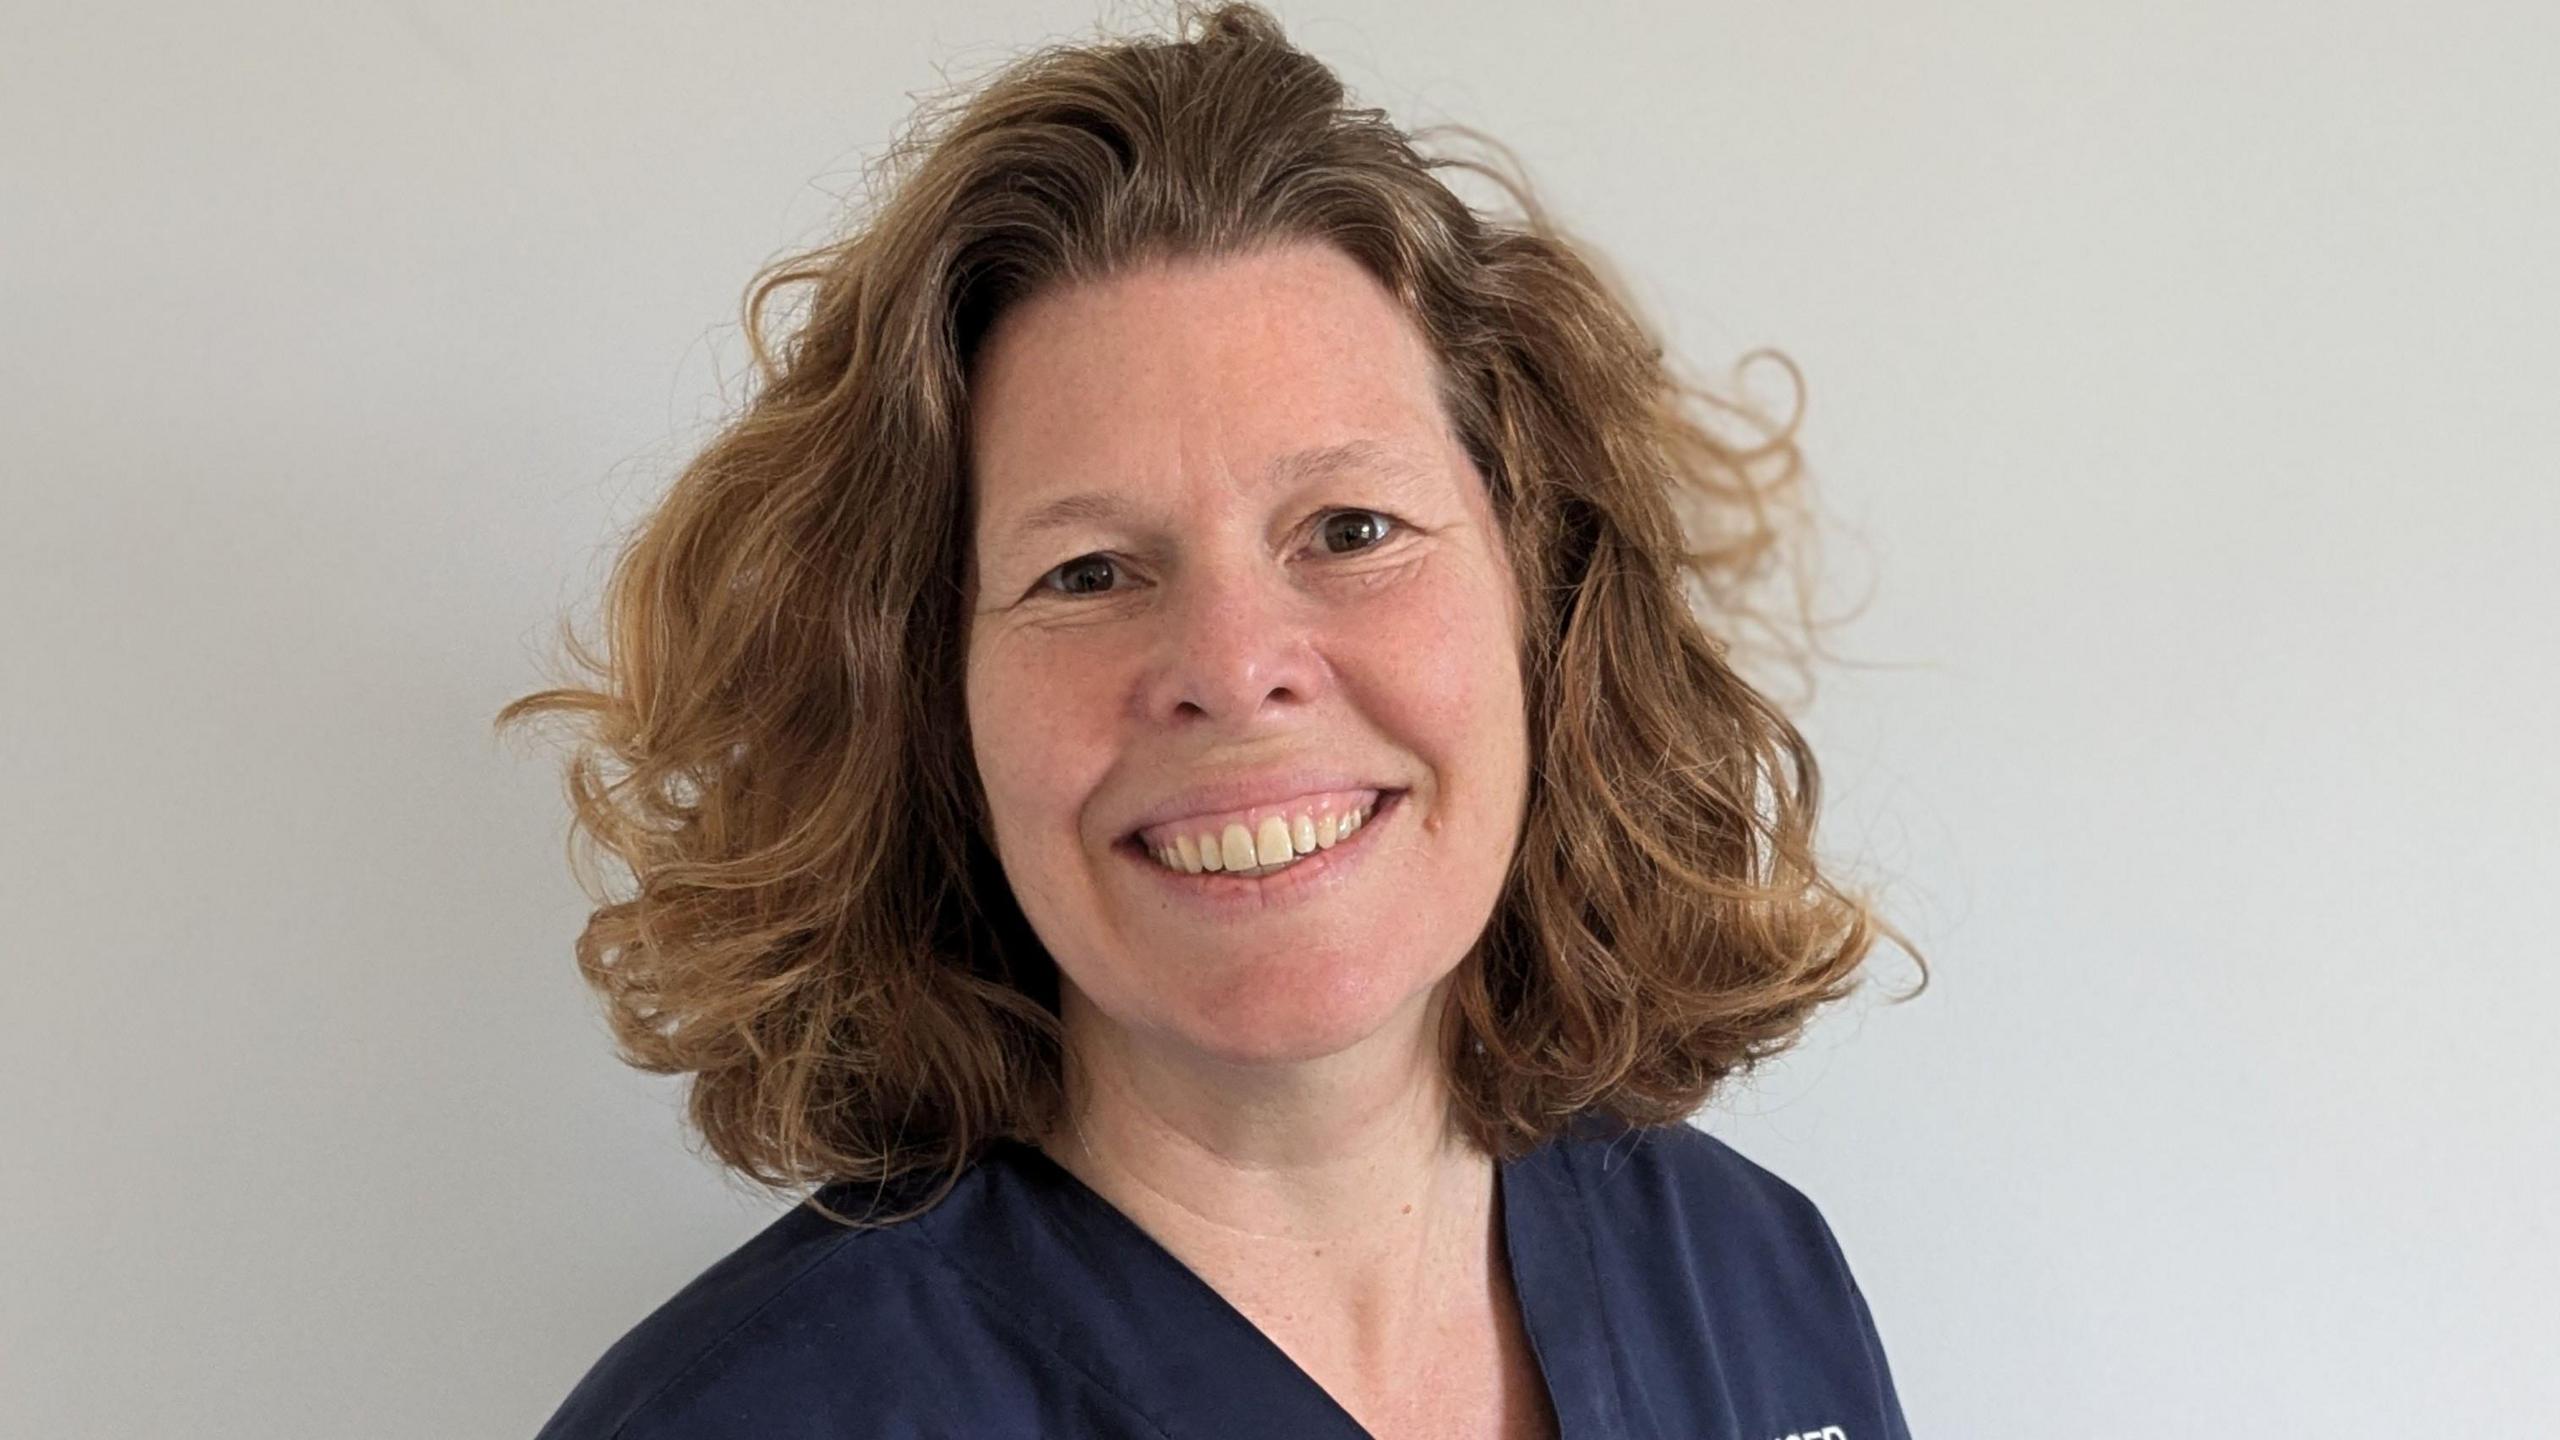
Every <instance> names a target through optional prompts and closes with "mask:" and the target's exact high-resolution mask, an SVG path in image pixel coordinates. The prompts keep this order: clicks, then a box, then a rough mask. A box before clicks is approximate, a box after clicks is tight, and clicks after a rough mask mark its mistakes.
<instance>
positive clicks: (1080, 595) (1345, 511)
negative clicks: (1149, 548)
mask: <svg viewBox="0 0 2560 1440" xmlns="http://www.w3.org/2000/svg"><path fill="white" fill-rule="evenodd" d="M1337 515H1369V516H1374V517H1376V518H1377V519H1380V520H1383V521H1385V522H1386V527H1385V528H1386V534H1385V535H1384V536H1383V537H1381V538H1380V539H1379V540H1378V542H1377V543H1376V544H1374V545H1363V546H1361V547H1360V548H1359V549H1357V550H1342V551H1335V552H1331V553H1330V554H1329V555H1328V557H1327V558H1329V559H1335V560H1349V559H1352V558H1354V557H1357V556H1361V555H1366V554H1369V553H1370V552H1371V551H1374V550H1378V549H1380V548H1382V547H1384V546H1385V545H1386V544H1387V542H1388V541H1389V540H1392V539H1394V538H1395V536H1396V535H1397V533H1399V532H1400V531H1402V530H1404V529H1405V528H1407V527H1406V526H1405V523H1404V522H1403V521H1402V520H1399V519H1397V518H1396V517H1395V516H1393V515H1390V514H1388V513H1387V512H1386V511H1384V510H1370V509H1365V508H1363V507H1360V506H1356V505H1345V506H1339V507H1336V508H1334V509H1330V510H1326V511H1323V512H1321V513H1320V514H1319V515H1318V516H1317V519H1316V529H1317V531H1318V537H1317V543H1319V544H1321V543H1323V536H1322V532H1323V529H1324V525H1325V522H1327V521H1329V520H1331V519H1333V518H1334V517H1335V516H1337ZM1097 560H1108V561H1111V562H1112V563H1113V564H1118V563H1119V557H1118V556H1115V555H1113V554H1111V553H1110V552H1109V551H1107V550H1097V551H1095V552H1094V553H1092V554H1090V555H1079V556H1077V557H1076V558H1074V559H1073V560H1069V561H1067V562H1065V563H1064V564H1062V565H1059V566H1057V567H1055V568H1053V569H1051V570H1050V571H1049V573H1048V574H1046V575H1043V576H1041V577H1040V578H1039V579H1038V580H1037V581H1035V582H1033V584H1032V587H1031V588H1032V590H1033V591H1034V593H1041V594H1049V595H1055V596H1057V597H1058V598H1060V599H1062V600H1081V599H1086V598H1089V597H1091V596H1095V595H1104V596H1108V595H1111V594H1114V593H1116V592H1113V591H1109V590H1081V591H1070V590H1062V589H1060V588H1058V587H1057V586H1054V585H1052V584H1050V583H1049V582H1050V581H1051V580H1052V579H1054V578H1055V577H1057V576H1059V575H1063V574H1065V573H1067V572H1068V571H1070V570H1073V569H1075V568H1076V567H1077V566H1080V565H1087V564H1090V563H1092V562H1094V561H1097Z"/></svg>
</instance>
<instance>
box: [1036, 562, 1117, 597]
mask: <svg viewBox="0 0 2560 1440" xmlns="http://www.w3.org/2000/svg"><path fill="white" fill-rule="evenodd" d="M1110 564H1111V557H1110V556H1108V555H1082V556H1078V557H1077V558H1075V559H1073V560H1070V561H1068V562H1067V563H1066V564H1064V565H1061V566H1059V567H1058V568H1057V569H1055V570H1052V571H1050V572H1049V575H1050V576H1054V577H1056V578H1057V579H1058V580H1059V582H1060V583H1059V584H1056V585H1050V584H1049V582H1048V580H1047V579H1046V578H1044V579H1042V581H1041V582H1040V583H1041V585H1042V587H1043V588H1045V589H1050V590H1055V591H1058V592H1060V593H1062V594H1067V595H1099V594H1102V593H1103V592H1104V591H1105V590H1106V589H1107V588H1108V586H1109V583H1110V582H1109V580H1108V578H1107V577H1108V576H1109V574H1110V571H1109V569H1108V568H1107V567H1109V566H1110ZM1078 576H1083V577H1085V578H1086V579H1087V580H1091V581H1094V582H1095V583H1092V584H1078V583H1077V581H1076V577H1078Z"/></svg>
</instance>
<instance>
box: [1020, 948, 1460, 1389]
mask: <svg viewBox="0 0 2560 1440" xmlns="http://www.w3.org/2000/svg"><path fill="white" fill-rule="evenodd" d="M1436 999H1437V996H1436V992H1435V993H1434V995H1432V996H1429V997H1425V1003H1421V1004H1417V1005H1416V1006H1413V1007H1409V1008H1410V1010H1411V1011H1412V1013H1411V1014H1409V1015H1404V1016H1402V1017H1400V1019H1401V1022H1402V1023H1400V1024H1399V1025H1394V1026H1390V1027H1386V1028H1384V1029H1382V1030H1381V1031H1380V1032H1379V1033H1378V1034H1375V1035H1372V1036H1370V1037H1368V1038H1367V1039H1366V1040H1364V1041H1363V1042H1362V1043H1361V1044H1359V1045H1357V1046H1353V1047H1351V1048H1349V1049H1347V1050H1344V1051H1342V1052H1339V1053H1337V1054H1332V1055H1327V1056H1322V1057H1318V1058H1315V1059H1311V1060H1305V1061H1298V1062H1294V1063H1278V1062H1270V1063H1262V1064H1256V1065H1250V1066H1248V1065H1239V1064H1234V1063H1224V1062H1215V1061H1207V1060H1203V1059H1201V1058H1200V1057H1198V1056H1183V1057H1173V1056H1168V1055H1166V1054H1164V1053H1163V1052H1161V1051H1148V1050H1145V1049H1142V1048H1140V1047H1136V1046H1132V1045H1129V1044H1127V1043H1125V1042H1115V1041H1114V1040H1112V1039H1111V1038H1109V1036H1108V1034H1107V1031H1108V1027H1103V1026H1097V1025H1095V1024H1094V1023H1093V1021H1094V1018H1095V1017H1094V1016H1093V1015H1092V1014H1091V1012H1090V1011H1089V1010H1087V1009H1084V1008H1083V1007H1082V1005H1081V1004H1080V1003H1079V1002H1080V1000H1081V997H1071V998H1068V999H1067V1003H1066V1005H1065V1007H1064V1018H1066V1019H1067V1021H1068V1034H1069V1038H1070V1045H1069V1056H1070V1060H1069V1063H1070V1074H1069V1077H1068V1078H1069V1082H1070V1083H1069V1087H1068V1088H1069V1094H1070V1095H1071V1096H1073V1097H1075V1098H1074V1101H1073V1102H1072V1103H1071V1104H1070V1106H1069V1113H1068V1115H1067V1117H1066V1120H1065V1121H1064V1122H1063V1123H1062V1124H1060V1125H1059V1126H1058V1127H1057V1129H1056V1130H1055V1131H1054V1132H1053V1133H1052V1135H1051V1136H1049V1137H1047V1138H1046V1139H1044V1141H1043V1142H1042V1148H1043V1149H1044V1150H1046V1151H1047V1152H1048V1153H1049V1155H1050V1156H1051V1158H1053V1159H1055V1160H1056V1161H1057V1162H1058V1163H1059V1164H1060V1165H1061V1166H1063V1167H1064V1168H1065V1169H1067V1170H1068V1171H1069V1172H1070V1173H1072V1174H1074V1175H1075V1176H1076V1177H1077V1178H1078V1179H1079V1180H1081V1181H1083V1182H1084V1184H1085V1185H1086V1186H1087V1187H1088V1188H1090V1189H1091V1190H1093V1191H1094V1192H1095V1193H1096V1194H1099V1195H1100V1196H1102V1197H1103V1198H1104V1199H1106V1200H1108V1201H1109V1202H1111V1204H1112V1205H1113V1207H1114V1208H1116V1209H1118V1210H1120V1211H1121V1212H1122V1213H1123V1214H1125V1215H1127V1216H1128V1217H1129V1218H1130V1219H1131V1220H1132V1221H1134V1222H1136V1224H1137V1225H1138V1226H1139V1227H1140V1228H1141V1229H1143V1230H1145V1231H1147V1232H1148V1233H1149V1234H1150V1235H1152V1236H1153V1237H1154V1238H1155V1239H1156V1240H1157V1241H1158V1242H1159V1243H1160V1244H1162V1245H1163V1246H1164V1247H1165V1249H1166V1250H1168V1251H1169V1252H1171V1253H1172V1254H1173V1255H1174V1256H1176V1257H1177V1258H1179V1259H1180V1260H1181V1261H1182V1262H1183V1263H1184V1264H1185V1265H1187V1266H1189V1267H1190V1268H1191V1269H1192V1270H1193V1271H1195V1272H1196V1273H1198V1274H1199V1275H1200V1276H1201V1277H1202V1278H1203V1279H1204V1280H1206V1281H1208V1282H1209V1284H1210V1285H1211V1286H1212V1287H1213V1288H1215V1289H1217V1290H1218V1291H1220V1293H1221V1294H1223V1295H1225V1296H1226V1298H1227V1299H1228V1300H1229V1301H1230V1302H1231V1303H1233V1304H1235V1305H1236V1307H1237V1308H1238V1309H1239V1310H1242V1311H1244V1312H1245V1313H1246V1314H1248V1315H1250V1316H1253V1317H1255V1318H1256V1319H1257V1320H1258V1321H1259V1320H1264V1319H1266V1318H1269V1317H1286V1316H1330V1317H1340V1321H1339V1323H1345V1324H1349V1325H1350V1326H1351V1327H1353V1330H1354V1331H1355V1332H1356V1334H1354V1335H1350V1336H1345V1337H1341V1343H1343V1344H1345V1345H1350V1346H1355V1347H1356V1348H1358V1349H1360V1350H1362V1351H1366V1352H1369V1353H1373V1354H1375V1353H1380V1352H1386V1351H1392V1350H1394V1349H1396V1348H1397V1347H1398V1346H1399V1344H1401V1343H1404V1342H1405V1341H1407V1340H1409V1339H1412V1338H1413V1337H1418V1336H1419V1335H1421V1334H1422V1333H1423V1332H1425V1331H1427V1330H1428V1329H1429V1328H1430V1327H1431V1326H1432V1325H1433V1324H1435V1323H1437V1321H1438V1319H1439V1318H1440V1317H1442V1316H1444V1315H1446V1314H1447V1313H1448V1311H1449V1310H1450V1309H1451V1308H1452V1307H1453V1306H1458V1305H1462V1304H1464V1303H1465V1297H1466V1296H1468V1295H1469V1294H1472V1293H1473V1292H1474V1291H1476V1290H1480V1289H1481V1288H1482V1286H1483V1284H1484V1274H1485V1267H1486V1264H1487V1256H1488V1237H1489V1235H1490V1227H1491V1225H1492V1223H1493V1188H1494V1170H1493V1162H1492V1158H1491V1157H1490V1156H1488V1155H1486V1154H1485V1153H1484V1152H1482V1151H1481V1150H1479V1149H1477V1148H1476V1147H1475V1146H1474V1145H1473V1144H1472V1143H1470V1142H1469V1141H1468V1140H1467V1139H1466V1138H1465V1136H1464V1135H1463V1134H1462V1133H1460V1132H1459V1131H1458V1130H1457V1129H1456V1127H1455V1126H1454V1125H1453V1124H1452V1123H1451V1122H1450V1118H1449V1107H1448V1092H1447V1087H1446V1082H1445V1077H1444V1075H1443V1073H1442V1071H1441V1068H1440V1060H1439V1057H1438V1055H1437V1054H1436V1052H1434V1051H1433V1050H1432V1048H1431V1046H1430V1045H1429V1044H1428V1043H1427V1038H1426V1037H1428V1036H1430V1035H1431V1034H1433V1033H1434V1031H1435V1029H1436V1027H1435V1026H1433V1025H1432V1024H1431V1023H1430V1022H1431V1021H1432V1020H1434V1019H1436V1008H1435V1007H1436ZM1310 1323H1311V1324H1317V1323H1323V1322H1314V1321H1311V1322H1310Z"/></svg>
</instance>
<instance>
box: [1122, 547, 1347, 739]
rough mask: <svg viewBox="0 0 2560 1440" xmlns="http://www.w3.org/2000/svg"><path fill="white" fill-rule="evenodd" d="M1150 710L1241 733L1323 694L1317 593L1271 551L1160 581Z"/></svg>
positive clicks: (1171, 719) (1164, 717)
mask: <svg viewBox="0 0 2560 1440" xmlns="http://www.w3.org/2000/svg"><path fill="white" fill-rule="evenodd" d="M1161 594H1162V596H1163V599H1162V601H1161V603H1160V605H1159V607H1158V609H1157V612H1156V614H1155V616H1154V617H1152V618H1153V623H1154V624H1156V625H1157V626H1159V627H1160V629H1159V631H1158V634H1157V635H1156V637H1155V639H1156V642H1157V651H1156V660H1155V664H1154V667H1153V673H1151V674H1150V675H1149V676H1148V677H1147V681H1146V702H1145V703H1146V708H1147V713H1148V718H1149V719H1151V720H1154V721H1155V722H1157V723H1158V724H1162V725H1169V726H1185V725H1189V726H1197V725H1209V726H1212V727H1215V728H1217V729H1220V730H1224V731H1228V732H1230V733H1241V732H1244V731H1246V730H1249V729H1251V728H1252V727H1254V726H1255V725H1256V724H1257V722H1260V721H1263V720H1265V719H1267V718H1269V717H1270V716H1272V715H1273V714H1274V713H1276V712H1280V711H1285V710H1288V709H1292V708H1304V707H1305V706H1307V705H1308V704H1310V703H1311V702H1313V701H1314V700H1316V699H1317V698H1318V696H1319V695H1320V694H1321V693H1322V687H1323V685H1324V684H1325V676H1326V670H1325V661H1324V657H1323V654H1322V652H1321V649H1320V648H1319V646H1318V645H1317V643H1316V637H1317V633H1318V627H1319V625H1320V624H1321V623H1322V620H1323V616H1322V614H1321V613H1320V612H1319V610H1318V608H1317V604H1316V602H1315V601H1314V600H1313V599H1312V598H1311V597H1309V596H1308V595H1307V594H1305V593H1304V592H1303V591H1301V590H1300V589H1299V588H1298V587H1297V586H1296V585H1295V584H1293V583H1292V582H1291V580H1290V577H1289V573H1288V571H1287V569H1286V568H1285V566H1284V565H1283V564H1282V562H1281V561H1279V560H1277V559H1274V558H1272V557H1270V556H1269V555H1267V554H1257V555H1254V556H1252V557H1250V558H1245V559H1238V560H1235V561H1233V562H1218V563H1214V564H1213V563H1207V562H1203V563H1200V564H1196V565H1194V566H1192V567H1190V569H1189V571H1188V573H1185V574H1181V575H1178V576H1175V577H1173V578H1171V579H1169V580H1167V581H1165V582H1164V589H1163V591H1162V592H1161Z"/></svg>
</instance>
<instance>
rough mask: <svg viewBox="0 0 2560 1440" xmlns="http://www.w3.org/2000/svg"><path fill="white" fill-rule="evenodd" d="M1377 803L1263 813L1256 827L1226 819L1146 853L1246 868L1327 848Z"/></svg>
mask: <svg viewBox="0 0 2560 1440" xmlns="http://www.w3.org/2000/svg"><path fill="white" fill-rule="evenodd" d="M1377 808H1378V802H1376V801H1375V800H1372V801H1370V802H1369V803H1368V804H1366V805H1363V806H1361V807H1360V808H1358V809H1356V810H1351V811H1346V812H1344V813H1342V814H1339V815H1336V814H1331V813H1322V814H1319V813H1316V812H1312V811H1311V812H1308V813H1305V814H1301V815H1298V816H1296V817H1295V818H1291V819H1284V818H1282V817H1281V816H1278V815H1267V816H1264V817H1263V820H1262V828H1261V829H1260V830H1259V831H1253V830H1247V829H1245V828H1244V826H1243V825H1241V824H1237V823H1235V822H1232V821H1231V822H1229V823H1228V824H1227V826H1226V828H1225V829H1223V830H1216V831H1211V830H1203V831H1201V832H1200V833H1199V834H1197V835H1186V834H1179V833H1177V834H1176V835H1175V836H1174V837H1173V843H1172V844H1169V845H1160V846H1156V847H1155V848H1153V849H1152V850H1150V851H1149V852H1148V853H1150V854H1152V855H1154V856H1155V857H1156V859H1157V860H1158V861H1159V862H1161V863H1163V864H1164V865H1166V866H1168V867H1170V868H1172V869H1175V870H1181V871H1184V872H1186V873H1189V874H1193V875H1197V874H1199V873H1200V872H1202V871H1204V870H1243V871H1249V870H1257V869H1261V868H1265V867H1270V866H1276V865H1285V864H1288V863H1289V862H1291V861H1293V860H1296V859H1297V858H1298V857H1299V856H1301V855H1311V854H1313V853H1315V852H1316V851H1318V850H1330V849H1332V848H1333V847H1334V845H1335V844H1336V843H1337V842H1339V841H1340V840H1341V839H1342V838H1343V837H1344V836H1346V835H1349V834H1350V833H1351V832H1352V831H1354V830H1357V829H1359V828H1360V827H1361V825H1362V824H1363V823H1365V822H1366V821H1367V820H1368V818H1369V815H1370V813H1371V812H1372V811H1374V810H1376V809H1377Z"/></svg>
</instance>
